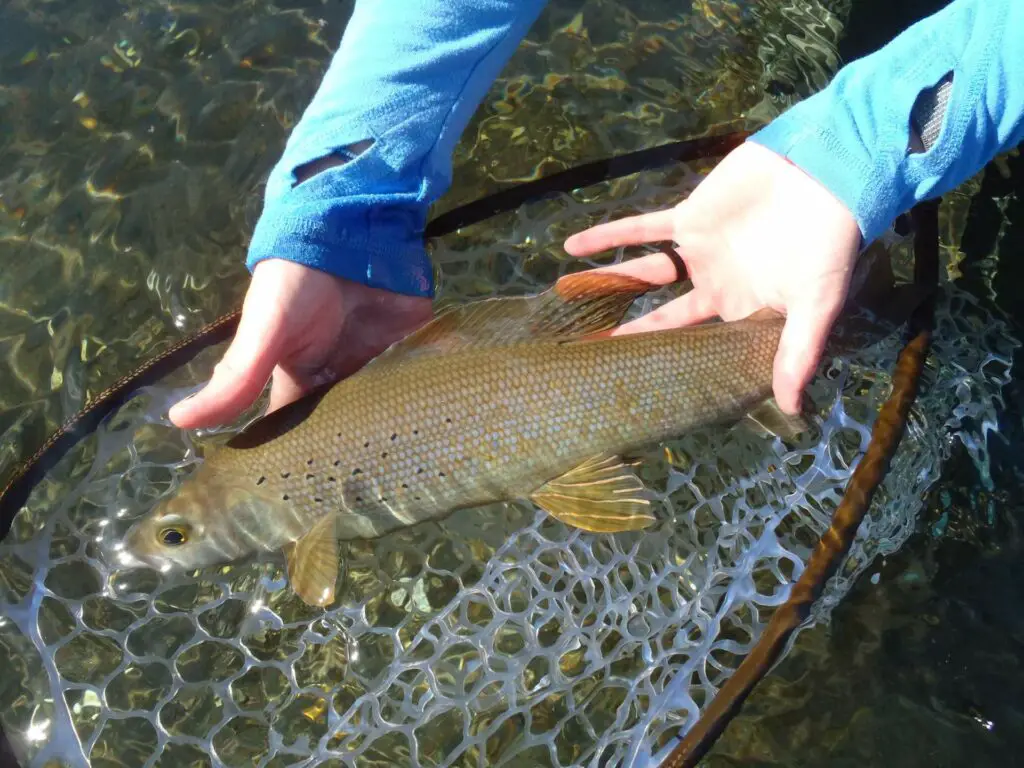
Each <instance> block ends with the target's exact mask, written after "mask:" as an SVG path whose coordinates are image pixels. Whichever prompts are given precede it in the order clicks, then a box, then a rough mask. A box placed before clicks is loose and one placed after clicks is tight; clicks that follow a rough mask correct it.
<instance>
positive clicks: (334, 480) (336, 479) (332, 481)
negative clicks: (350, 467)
mask: <svg viewBox="0 0 1024 768" xmlns="http://www.w3.org/2000/svg"><path fill="white" fill-rule="evenodd" d="M327 482H328V483H336V482H338V478H336V477H331V476H329V475H328V477H327Z"/></svg>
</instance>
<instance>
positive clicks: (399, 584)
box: [0, 167, 1017, 766]
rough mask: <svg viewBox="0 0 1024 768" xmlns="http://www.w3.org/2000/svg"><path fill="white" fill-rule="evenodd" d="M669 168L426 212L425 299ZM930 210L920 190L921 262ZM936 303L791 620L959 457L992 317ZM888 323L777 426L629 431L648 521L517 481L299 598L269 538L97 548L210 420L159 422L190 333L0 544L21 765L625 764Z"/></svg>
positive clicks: (570, 265)
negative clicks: (538, 493)
mask: <svg viewBox="0 0 1024 768" xmlns="http://www.w3.org/2000/svg"><path fill="white" fill-rule="evenodd" d="M698 179H699V176H698V175H697V174H696V173H694V171H693V169H689V168H683V167H677V168H673V169H670V170H667V171H658V172H648V173H644V174H639V175H636V176H633V177H630V178H627V179H622V180H618V181H614V182H608V183H605V184H601V185H597V186H596V187H592V188H588V189H586V190H582V191H580V192H578V193H576V194H574V195H561V196H557V197H555V198H553V199H550V200H546V201H543V202H539V203H535V204H531V205H528V206H525V207H523V208H522V209H521V210H519V211H517V212H516V213H514V214H508V215H503V216H500V217H496V218H495V219H493V220H491V221H489V222H486V223H484V224H482V225H477V226H474V227H471V228H468V229H467V230H465V231H464V232H461V233H459V234H457V235H453V236H450V237H448V238H445V239H444V240H442V241H439V242H438V243H436V244H435V249H434V254H433V255H434V259H435V262H436V263H437V265H438V267H439V270H440V274H441V281H440V300H441V301H442V302H445V301H449V300H460V301H461V300H465V299H472V298H479V297H483V296H492V295H497V294H500V295H514V294H517V293H524V292H535V291H538V290H541V289H542V288H544V287H545V286H546V285H548V284H550V282H551V281H552V280H554V279H555V278H556V277H557V276H559V275H561V274H564V273H566V272H567V271H570V270H575V269H579V268H583V267H586V266H589V265H591V264H593V263H597V262H578V261H572V260H569V259H568V258H567V257H565V256H564V254H562V253H561V252H560V250H559V247H558V246H559V244H560V243H561V241H562V238H563V237H564V236H565V235H566V234H567V233H568V232H569V231H574V230H577V229H579V228H581V227H583V226H585V225H588V224H593V223H597V222H598V221H601V220H605V219H607V218H609V217H610V216H612V215H615V216H619V215H622V214H624V213H627V212H629V211H631V210H632V211H642V210H652V209H655V208H660V207H663V206H665V205H667V204H670V203H671V202H675V201H678V199H679V197H680V196H681V195H682V194H685V192H686V190H688V189H691V188H692V187H693V185H694V184H695V183H696V182H697V180H698ZM961 208H962V206H961ZM957 210H959V209H957V208H956V205H955V204H954V205H951V204H949V203H947V204H946V206H945V209H944V222H945V224H946V230H947V232H946V234H945V236H944V239H945V241H946V242H945V245H946V246H947V247H946V249H945V261H946V265H945V266H946V268H947V269H946V272H947V274H955V263H956V259H957V251H956V248H955V242H956V234H955V233H956V232H957V231H958V230H959V225H958V221H959V220H960V219H958V218H957V216H958V214H957ZM961 218H962V217H961ZM891 251H892V253H893V257H894V264H895V269H896V271H897V273H898V274H901V275H903V276H904V277H905V276H906V275H907V274H908V269H909V264H910V256H909V248H908V244H907V243H905V242H902V241H898V240H896V239H895V238H894V239H893V240H892V242H891ZM630 255H632V254H631V253H625V252H623V251H621V250H620V251H619V252H617V253H616V254H615V256H614V258H615V259H621V258H624V257H628V256H630ZM601 263H606V260H605V261H602V262H601ZM676 290H677V289H676ZM673 293H674V290H673V289H663V290H661V291H659V292H657V293H656V294H653V295H651V296H649V297H646V298H645V299H644V300H643V301H641V302H638V306H637V307H635V308H634V311H633V314H636V313H639V312H643V311H647V310H649V309H650V308H652V307H653V306H655V305H657V304H659V303H661V302H663V301H665V300H666V299H667V298H670V297H671V296H672V295H673ZM937 322H938V327H937V332H936V334H935V342H934V347H933V352H932V355H931V357H930V360H929V365H928V373H927V380H926V385H925V388H924V391H923V393H922V395H921V397H920V398H919V400H918V402H917V405H916V407H915V409H914V412H913V415H912V418H911V421H910V424H909V426H908V431H907V434H906V437H905V438H904V440H903V442H902V444H901V447H900V449H899V451H898V453H897V455H896V457H895V460H894V462H893V467H892V470H891V472H890V474H889V476H888V477H887V479H886V481H885V483H884V485H883V487H882V488H881V490H880V493H879V494H878V496H877V498H876V499H875V502H874V504H873V505H872V508H871V511H870V513H869V515H868V517H867V519H866V520H865V522H864V524H863V525H862V527H861V529H860V531H859V533H858V536H857V539H856V542H855V544H854V546H853V549H852V551H851V553H850V556H849V558H848V560H847V562H846V564H845V566H844V567H843V568H842V569H841V571H840V573H839V574H838V576H837V577H836V578H835V579H833V581H832V582H831V583H830V585H829V587H828V589H827V591H826V593H825V596H824V598H823V599H822V600H821V601H820V602H819V604H818V605H817V606H816V609H815V613H814V616H813V619H812V622H811V623H810V624H811V625H813V624H815V623H820V622H822V621H826V620H827V618H828V614H829V611H830V610H831V609H832V607H833V606H834V605H835V604H836V602H837V601H839V600H840V599H841V598H842V596H843V595H844V594H845V593H846V591H847V590H848V588H849V586H850V584H851V582H852V580H853V579H855V578H856V577H857V575H858V574H859V573H860V572H861V571H863V569H864V568H865V567H866V566H867V565H868V564H869V563H870V562H871V561H872V560H873V559H874V558H876V557H877V556H879V555H884V554H886V553H889V552H892V551H894V550H896V549H898V548H899V547H900V545H901V544H902V543H903V542H904V541H905V539H906V538H907V537H908V536H909V534H910V533H911V532H912V530H913V528H914V525H915V520H916V515H917V513H918V512H919V510H920V507H921V498H922V494H923V492H924V491H925V490H926V489H927V488H928V487H929V486H930V485H931V484H932V483H933V482H934V481H935V480H936V479H937V476H938V473H939V471H940V469H941V466H942V462H943V459H944V458H945V457H946V456H947V454H948V451H949V448H950V445H951V442H952V441H954V440H960V441H962V442H963V443H964V444H965V445H966V446H967V447H968V448H969V450H970V451H971V452H972V455H973V456H974V457H975V459H976V460H977V461H978V462H979V463H980V464H984V463H985V461H986V456H985V435H986V432H987V431H988V430H990V429H992V428H993V426H994V425H995V420H996V408H997V407H998V405H999V403H1000V390H1001V388H1002V387H1003V385H1004V384H1005V383H1006V382H1007V380H1008V376H1009V367H1010V358H1011V354H1012V352H1013V349H1014V348H1015V346H1016V344H1017V342H1016V341H1015V339H1013V337H1012V336H1011V335H1010V334H1009V332H1008V330H1007V327H1006V326H1005V325H1004V324H1003V323H1002V322H1001V321H1000V319H999V318H996V317H992V316H991V315H990V314H989V312H988V310H986V309H985V308H984V307H983V306H982V305H981V304H979V303H978V302H977V301H975V300H974V299H972V298H971V297H970V296H968V295H967V294H965V293H964V292H963V291H962V290H961V289H959V288H958V286H957V285H956V283H955V282H951V281H950V280H949V279H948V277H947V278H944V280H943V285H942V290H941V293H940V296H939V301H938V316H937ZM899 343H900V337H899V335H898V334H897V333H890V334H889V335H888V336H886V337H885V338H882V339H881V340H878V341H876V342H875V343H872V344H871V345H869V346H867V347H865V348H860V349H856V350H855V351H846V352H840V351H837V350H832V351H830V352H829V354H827V355H826V358H825V360H824V361H823V364H822V368H821V375H820V376H818V377H817V378H816V379H815V382H814V384H813V385H812V388H811V391H810V396H811V399H812V401H813V404H814V412H815V413H816V418H815V423H814V427H813V429H812V430H811V431H810V433H809V434H807V435H805V436H803V437H802V438H801V439H800V441H799V442H797V443H794V444H790V445H787V444H784V443H783V442H781V441H779V440H771V439H767V438H762V437H758V436H756V435H753V434H750V433H748V432H746V431H744V430H739V429H728V428H714V429H706V430H700V431H697V432H694V433H692V434H689V435H686V436H682V437H680V438H679V439H677V440H674V441H671V442H669V443H667V444H665V445H664V446H661V447H660V448H659V449H658V450H656V451H653V452H651V453H650V454H649V455H647V456H646V457H645V460H644V462H643V464H642V465H641V474H642V476H643V478H644V480H645V482H646V483H647V484H648V485H649V486H650V487H651V488H652V489H653V490H655V491H656V493H657V496H658V499H659V503H660V504H661V505H662V517H663V518H664V519H666V520H667V521H668V523H667V524H665V525H664V526H662V527H661V528H660V529H659V530H658V533H657V535H649V534H648V535H645V534H643V533H627V534H617V535H592V534H587V533H583V532H580V531H577V530H574V529H570V528H567V527H565V526H564V525H562V524H561V523H559V522H557V521H555V520H553V519H552V518H550V517H548V516H547V515H545V514H544V513H543V512H541V511H539V510H538V509H537V508H536V507H534V506H533V505H531V504H529V503H525V502H517V503H511V504H503V505H492V506H489V507H486V508H483V509H473V510H463V511H460V512H457V513H455V514H454V515H452V516H451V517H449V518H447V519H445V520H443V521H440V522H436V523H428V524H423V525H420V526H417V527H415V528H413V529H409V530H406V531H402V532H398V533H396V534H392V535H388V536H386V537H383V538H381V539H379V540H375V541H369V542H353V543H350V544H346V545H343V548H342V553H341V554H342V558H343V562H344V574H343V584H342V585H341V587H340V589H339V601H338V604H337V606H336V607H334V608H333V609H331V610H329V611H326V612H324V611H320V610H314V609H311V608H309V607H307V606H305V605H303V604H302V603H301V602H300V601H299V600H298V599H297V598H295V597H294V596H293V595H291V593H290V592H289V590H288V589H287V588H286V586H285V582H284V573H283V567H282V563H281V562H280V561H279V560H277V559H275V558H267V559H265V560H261V561H257V562H253V563H246V564H240V565H235V566H230V567H225V568H222V569H217V570H215V571H208V572H203V573H201V574H199V576H198V577H196V578H180V579H177V580H172V579H166V578H162V577H160V576H158V575H157V574H151V573H146V572H141V571H140V572H135V573H124V572H118V571H117V570H114V569H112V568H111V567H110V566H109V565H108V563H107V561H106V559H105V557H104V556H103V552H104V549H105V546H106V545H107V544H108V543H110V542H111V541H116V540H117V538H118V536H119V535H120V534H121V533H123V531H124V530H125V529H126V527H127V526H128V525H129V524H130V523H131V521H132V520H133V519H135V518H136V517H138V516H139V515H141V514H143V513H144V512H145V511H147V510H148V509H149V508H150V507H151V505H152V503H153V502H154V500H155V499H156V498H157V497H158V496H160V495H161V494H164V493H168V492H173V489H174V488H175V487H176V486H177V484H178V483H179V482H180V479H181V478H182V477H183V476H184V475H185V474H186V473H188V472H189V471H191V470H192V469H194V467H195V465H196V463H197V462H198V461H201V458H200V454H201V450H202V448H203V447H204V446H207V445H210V444H215V443H217V442H219V441H221V440H223V439H225V438H226V437H227V436H228V435H230V434H231V433H232V432H234V431H235V429H236V428H237V427H231V428H226V429H223V430H220V431H216V432H211V433H198V434H189V433H182V432H180V431H179V430H176V429H173V428H171V427H170V425H169V424H168V423H167V421H166V418H165V414H166V410H167V407H168V405H169V404H170V403H171V402H173V401H174V400H175V399H177V398H178V397H180V396H182V395H183V394H184V393H185V392H186V391H188V388H189V386H191V384H190V382H194V381H197V380H200V379H202V377H203V375H204V374H203V372H204V371H205V372H208V370H209V367H208V366H209V363H210V361H211V360H212V359H214V358H213V357H211V356H209V355H207V356H204V357H203V358H201V359H200V360H199V361H197V362H196V363H195V364H194V365H193V366H189V367H188V368H186V369H183V370H182V371H179V372H178V373H176V374H175V375H173V376H172V377H170V378H169V379H168V380H167V382H166V385H165V386H161V387H154V388H150V389H148V390H146V391H144V392H143V393H141V394H140V396H139V397H137V398H136V399H135V400H133V401H132V402H131V403H130V404H129V405H128V406H126V407H125V408H124V409H122V411H121V412H120V413H119V414H117V415H116V416H115V417H114V418H112V419H111V420H109V421H108V422H107V423H105V424H104V426H103V427H102V429H101V430H100V431H99V432H98V433H97V434H96V435H94V436H92V437H90V438H89V439H87V440H86V441H84V442H83V443H82V444H81V445H80V446H79V447H78V448H77V449H76V450H75V451H73V452H72V454H71V455H69V456H68V457H67V458H66V459H65V460H64V461H63V462H62V463H61V464H60V465H59V466H58V467H57V468H56V469H55V470H54V471H53V472H52V473H51V474H50V475H49V476H48V477H47V479H46V480H45V481H44V482H43V483H42V484H41V485H40V487H39V488H38V489H37V490H36V491H35V493H34V494H33V496H32V498H31V499H30V502H29V504H28V505H27V507H26V509H25V510H23V512H22V513H21V514H20V515H19V516H18V518H17V520H16V523H15V525H14V527H13V529H12V531H11V533H10V534H9V535H8V537H7V538H6V540H5V541H4V542H3V543H2V544H0V615H2V617H3V618H2V619H0V648H2V651H3V654H4V657H5V658H7V659H9V662H8V663H9V664H11V665H13V666H12V669H13V670H15V672H16V674H11V675H6V676H5V679H4V683H3V684H4V686H5V691H4V694H5V695H4V699H5V701H6V702H9V706H8V707H7V710H6V712H5V720H4V724H5V727H6V728H7V729H8V730H9V731H10V732H11V733H12V734H14V735H15V738H16V741H17V743H18V745H19V746H20V748H22V749H24V750H25V756H26V757H27V759H28V760H29V761H31V763H32V764H36V765H42V764H47V765H61V764H63V765H73V766H79V765H87V764H91V765H94V766H98V765H124V766H155V765H163V766H178V765H189V764H196V765H206V764H210V763H212V764H213V765H218V766H219V765H224V766H235V765H239V766H241V765H246V766H248V765H260V766H286V765H302V766H313V765H318V766H328V765H339V766H340V765H359V766H372V765H395V764H399V765H410V766H485V765H486V766H492V765H494V766H496V765H531V766H534V765H536V766H569V765H594V766H596V765H601V766H607V765H630V766H643V765H651V764H653V763H654V761H655V760H656V759H657V757H658V756H660V755H661V754H663V753H664V752H665V751H667V749H669V748H670V747H671V744H672V738H673V737H674V736H677V735H678V734H679V733H680V732H681V729H685V728H687V727H689V726H690V725H692V724H693V723H694V722H695V720H696V718H697V717H698V716H699V714H700V712H701V711H702V709H703V708H704V707H705V706H706V705H707V704H708V702H709V701H710V700H711V698H712V697H713V695H714V693H715V691H716V690H717V688H718V687H719V686H720V685H721V684H722V683H723V681H724V680H725V679H727V678H728V676H729V675H730V674H731V673H732V672H733V671H734V670H735V668H736V666H737V665H738V664H739V663H740V661H741V660H742V658H743V657H744V655H745V654H746V653H747V652H748V651H749V650H750V649H751V648H752V646H753V644H754V643H756V641H757V639H758V638H759V637H760V635H761V633H762V631H763V629H764V627H765V625H766V623H767V621H768V620H769V619H770V617H771V613H772V611H773V609H774V608H775V607H776V606H778V605H779V604H780V603H781V602H782V601H783V600H784V599H785V598H786V596H787V594H788V590H789V586H790V585H791V584H792V583H793V581H794V580H795V579H796V578H797V577H798V576H799V575H800V573H801V571H802V569H803V567H804V562H805V560H806V558H807V556H808V554H809V552H810V549H811V547H812V546H813V545H814V543H815V542H816V540H817V538H818V537H819V536H820V534H821V533H822V532H823V531H824V530H825V529H826V528H827V526H828V522H829V518H830V514H831V512H832V511H833V509H834V508H835V506H836V505H837V503H838V501H839V499H840V498H841V495H842V493H843V490H844V488H845V486H846V483H847V481H848V479H849V477H850V474H851V464H853V463H855V461H856V459H857V458H858V457H859V455H860V453H861V452H862V451H863V450H864V448H865V447H866V445H867V442H868V439H869V436H870V428H871V425H872V421H873V419H874V416H875V413H876V411H877V407H878V406H879V404H880V403H881V401H882V400H883V399H884V397H885V396H886V395H887V394H888V390H889V386H890V381H889V378H888V371H889V370H890V368H891V366H892V363H893V361H894V360H895V356H896V353H897V351H898V348H899ZM211 354H212V353H211ZM49 760H53V761H56V762H54V763H47V762H46V761H49Z"/></svg>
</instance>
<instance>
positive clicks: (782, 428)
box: [743, 397, 810, 440]
mask: <svg viewBox="0 0 1024 768" xmlns="http://www.w3.org/2000/svg"><path fill="white" fill-rule="evenodd" d="M743 423H744V425H745V426H747V427H749V428H750V429H753V430H754V431H755V432H757V433H758V434H760V435H765V436H769V437H771V436H777V437H781V438H782V439H783V440H793V439H794V438H796V437H797V435H799V434H801V433H803V432H806V431H807V430H808V429H809V428H810V425H809V424H808V423H807V419H805V418H804V417H803V416H790V415H788V414H786V413H783V411H782V409H781V408H779V404H778V403H777V402H775V398H774V397H770V398H768V399H767V400H765V401H764V402H763V403H761V404H760V405H759V406H757V407H756V408H754V409H753V410H752V411H750V412H749V413H748V414H747V415H746V416H745V417H744V422H743Z"/></svg>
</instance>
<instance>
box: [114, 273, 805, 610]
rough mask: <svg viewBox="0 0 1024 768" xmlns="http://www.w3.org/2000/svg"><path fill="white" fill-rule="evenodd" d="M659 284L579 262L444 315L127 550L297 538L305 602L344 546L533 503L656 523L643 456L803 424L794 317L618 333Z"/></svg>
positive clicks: (297, 416)
mask: <svg viewBox="0 0 1024 768" xmlns="http://www.w3.org/2000/svg"><path fill="white" fill-rule="evenodd" d="M654 287H655V286H653V285H651V284H650V283H647V282H646V281H643V280H639V279H636V278H633V277H629V276H623V275H618V274H614V273H604V272H579V273H574V274H570V275H567V276H564V277H562V278H560V279H559V280H558V281H557V282H556V283H555V284H554V285H553V286H552V287H551V288H549V289H548V290H546V291H544V292H542V293H540V294H537V295H534V296H522V297H503V298H494V299H486V300H481V301H476V302H471V303H467V304H464V305H460V306H454V307H451V308H449V309H447V310H444V311H442V312H440V313H438V314H437V315H436V316H435V318H434V319H433V320H432V321H430V322H429V323H427V324H426V325H425V326H423V327H422V328H420V329H419V330H417V331H415V332H413V333H412V334H410V335H409V336H407V337H405V338H404V339H403V340H401V341H399V342H397V343H396V344H394V345H392V346H391V347H389V348H388V349H387V350H385V351H384V352H383V353H381V354H380V355H378V356H377V357H376V358H375V359H374V360H371V361H370V362H369V363H367V364H366V365H365V366H364V367H363V368H361V369H360V370H359V371H358V372H356V373H355V374H354V375H352V376H349V377H348V378H345V379H343V380H341V381H339V382H337V383H335V384H333V385H330V386H325V387H322V388H320V389H319V390H316V391H314V392H312V393H310V394H309V395H307V396H305V397H303V398H301V399H299V400H297V401H295V402H293V403H291V404H289V405H287V406H285V407H283V408H280V409H277V410H275V411H273V412H272V413H269V414H267V415H265V416H263V417H262V418H259V419H257V420H256V421H254V422H253V423H251V424H250V425H248V426H247V427H246V428H245V429H243V430H242V431H241V432H239V433H238V434H236V435H235V436H234V437H232V438H231V440H229V441H228V442H227V443H225V444H224V445H222V446H219V447H216V448H214V449H212V450H211V451H210V453H209V455H208V456H206V457H205V460H204V461H203V463H202V464H201V465H200V467H199V468H198V469H197V470H196V471H195V472H194V473H192V474H191V475H190V476H188V477H186V478H185V479H184V480H183V481H182V483H181V485H180V487H179V488H178V490H177V492H176V493H173V495H169V496H167V497H164V498H163V499H161V500H159V501H158V503H157V504H156V505H155V506H154V508H153V509H152V510H151V511H150V512H149V513H147V514H146V515H144V516H143V517H142V518H140V519H139V520H138V521H137V522H136V523H134V524H133V525H132V527H131V528H130V529H129V530H128V532H127V533H126V535H125V538H124V540H123V544H122V548H121V551H122V554H123V555H124V557H123V560H124V561H125V563H126V564H136V565H139V564H142V565H147V566H149V567H152V568H156V569H159V570H162V571H165V572H166V571H168V570H172V569H185V570H189V571H191V570H196V569H201V568H204V567H208V566H214V565H219V564H224V563H228V562H233V561H236V560H239V559H242V558H245V557H247V556H251V555H254V554H257V553H260V552H276V551H283V553H284V556H285V560H286V571H287V575H288V581H289V584H290V586H291V588H292V589H293V591H294V592H295V593H296V594H297V595H298V596H299V597H300V598H301V599H302V600H303V601H305V602H306V603H308V604H309V605H313V606H324V605H328V604H329V603H331V602H333V600H334V599H335V583H336V581H337V577H338V572H339V563H338V560H339V541H344V540H351V539H370V538H376V537H379V536H383V535H385V534H387V533H389V532H391V531H394V530H397V529H401V528H407V527H410V526H413V525H416V524H419V523H422V522H425V521H428V520H438V519H440V518H443V517H445V516H447V515H449V514H451V513H452V512H454V511H455V510H457V509H462V508H466V507H477V506H482V505H486V504H491V503H494V502H505V501H514V500H521V499H528V500H531V501H532V502H534V503H535V504H536V505H538V506H539V507H540V508H542V509H543V510H545V511H546V512H547V513H548V514H550V515H551V516H553V517H555V518H557V519H558V520H560V521H562V522H563V523H565V524H566V525H569V526H574V527H576V528H579V529H582V530H584V531H588V532H592V533H606V534H610V533H616V532H621V531H638V530H643V529H646V528H649V527H650V526H652V525H654V524H655V523H656V522H657V518H656V516H655V515H654V514H653V512H652V501H651V494H650V492H649V491H648V489H647V488H646V487H645V486H644V484H643V482H642V481H641V480H640V478H639V477H638V475H637V473H636V471H635V466H634V462H631V461H630V460H629V459H628V457H629V456H630V455H632V454H633V453H634V452H635V451H637V450H640V449H643V448H645V447H647V446H651V445H654V444H657V443H659V442H662V441H664V440H667V439H671V438H674V437H678V436H680V435H682V434H684V433H686V432H687V431H689V430H693V429H696V428H700V427H704V426H708V425H711V424H716V423H730V422H739V421H741V420H743V419H749V420H750V423H751V424H752V426H755V427H756V428H757V429H758V430H759V431H762V432H764V431H767V432H769V433H773V434H777V435H780V436H786V437H791V436H794V435H796V434H798V433H799V432H801V431H803V430H804V429H805V428H806V427H807V424H806V422H805V421H804V420H803V418H802V417H800V416H797V417H790V416H787V415H786V414H784V413H783V412H782V411H781V410H780V409H779V408H778V406H777V405H776V404H775V402H774V400H773V398H772V368H773V360H774V357H775V353H776V350H777V348H778V344H779V340H780V337H781V333H782V329H783V325H784V323H785V317H784V316H783V315H782V314H780V313H778V312H775V311H774V310H771V309H763V310H760V311H758V312H755V313H753V314H752V315H751V316H749V317H747V318H744V319H741V320H736V321H730V322H714V323H708V324H702V325H698V326H690V327H684V328H676V329H670V330H659V331H652V332H646V333H638V334H624V335H613V334H611V333H610V330H611V329H613V328H614V327H615V326H616V325H617V324H618V323H619V322H620V321H621V320H622V319H623V317H624V315H625V313H626V312H627V310H628V309H629V307H630V306H631V305H632V303H633V302H634V301H635V300H636V299H637V298H638V297H639V296H641V295H643V294H644V293H646V292H648V291H649V290H651V289H652V288H654Z"/></svg>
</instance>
